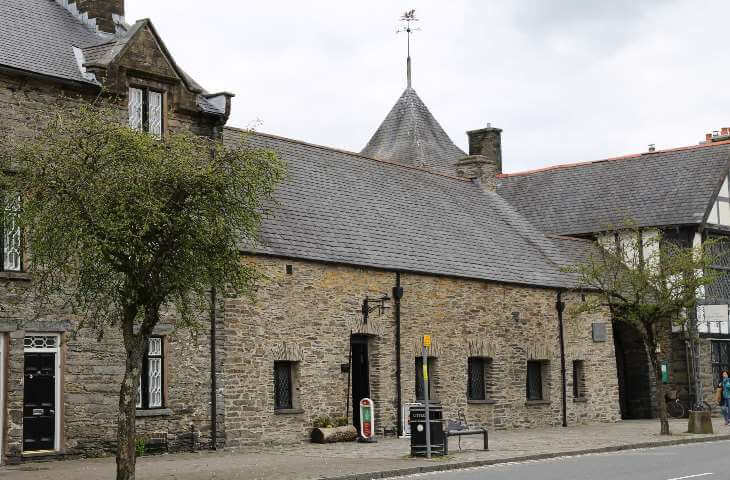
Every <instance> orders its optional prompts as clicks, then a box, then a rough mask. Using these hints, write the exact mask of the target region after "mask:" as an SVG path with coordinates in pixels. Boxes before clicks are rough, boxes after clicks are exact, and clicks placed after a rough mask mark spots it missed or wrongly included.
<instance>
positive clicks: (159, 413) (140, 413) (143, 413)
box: [135, 408, 172, 418]
mask: <svg viewBox="0 0 730 480" xmlns="http://www.w3.org/2000/svg"><path fill="white" fill-rule="evenodd" d="M135 415H136V416H137V418H140V417H169V416H170V415H172V410H170V409H169V408H153V409H150V410H137V411H136V413H135Z"/></svg>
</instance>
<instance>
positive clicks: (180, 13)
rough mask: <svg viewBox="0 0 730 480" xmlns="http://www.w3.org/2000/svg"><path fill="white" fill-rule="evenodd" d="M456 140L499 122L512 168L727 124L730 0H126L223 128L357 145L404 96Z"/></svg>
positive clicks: (662, 141) (673, 139)
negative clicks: (408, 70)
mask: <svg viewBox="0 0 730 480" xmlns="http://www.w3.org/2000/svg"><path fill="white" fill-rule="evenodd" d="M409 8H416V13H417V16H418V17H419V18H420V19H421V21H420V26H421V27H422V31H420V32H417V33H416V34H415V38H414V41H413V44H412V57H413V69H414V73H413V76H414V78H413V87H414V88H415V89H416V91H417V92H418V94H419V96H420V97H421V98H422V99H423V100H424V102H425V103H426V104H427V105H428V106H429V108H430V109H431V112H432V113H433V114H434V116H435V117H436V118H437V119H438V121H439V122H440V123H441V125H442V126H443V127H444V129H445V130H446V131H447V132H448V134H449V135H450V136H451V138H452V139H453V140H454V141H455V142H456V144H457V145H459V146H461V147H462V148H464V149H466V135H465V133H464V132H465V131H466V130H470V129H475V128H480V127H484V126H486V124H487V122H491V123H492V125H493V126H498V127H500V128H503V129H504V132H503V152H504V167H505V171H507V172H512V171H520V170H525V169H531V168H539V167H543V166H547V165H550V164H556V163H569V162H578V161H587V160H595V159H600V158H606V157H610V156H616V155H624V154H628V153H636V152H641V151H645V150H646V148H647V145H648V144H649V143H655V144H656V145H657V148H670V147H676V146H682V145H690V144H696V143H697V142H699V141H700V140H701V139H702V138H704V133H705V132H709V131H711V130H713V129H719V128H720V127H723V126H730V112H728V104H727V98H728V95H727V93H728V91H729V90H730V89H729V88H728V80H729V78H728V77H730V66H728V62H727V60H726V58H727V56H726V52H725V50H726V49H727V48H726V47H725V46H723V45H728V40H727V38H728V36H727V30H728V27H727V18H729V14H730V3H729V2H726V1H725V2H722V1H706V2H692V1H680V0H677V1H671V0H663V1H662V0H646V1H641V2H639V1H631V0H613V1H610V2H606V1H589V0H582V1H581V0H554V1H548V0H531V1H499V0H490V1H489V2H486V1H476V0H473V1H466V0H449V1H448V2H444V1H430V0H410V1H402V0H368V1H367V2H364V1H359V2H352V1H345V0H338V1H337V0H316V1H314V0H313V1H308V2H301V1H278V2H276V1H270V2H252V1H240V0H208V1H207V2H201V1H199V0H196V1H193V0H154V1H150V0H127V18H128V20H130V21H133V20H136V19H139V18H144V17H149V18H151V19H152V22H153V23H154V24H155V26H156V28H157V29H158V31H159V32H160V34H161V35H162V37H163V39H164V40H165V43H166V45H167V47H168V48H169V49H170V51H171V52H172V54H173V56H175V59H176V60H177V62H178V64H180V66H182V67H183V68H184V69H185V70H187V71H188V73H190V74H191V75H192V76H193V77H194V78H195V79H196V80H197V81H198V82H200V83H201V84H202V85H203V86H204V87H205V88H206V89H208V90H209V91H218V90H228V91H231V92H233V93H235V94H236V97H235V98H234V104H233V113H232V115H231V119H230V120H229V125H233V126H240V127H247V126H251V125H254V124H255V122H256V121H257V119H260V120H261V123H260V124H259V125H258V126H257V127H256V128H257V130H260V131H263V132H267V133H274V134H277V135H283V136H287V137H292V138H296V139H300V140H304V141H307V142H312V143H318V144H323V145H328V146H333V147H338V148H343V149H347V150H354V151H360V149H362V147H363V146H364V145H365V144H366V143H367V141H368V140H369V138H370V136H371V135H372V134H373V132H374V131H375V129H376V128H377V127H378V125H379V124H380V122H381V120H382V119H383V118H384V117H385V115H386V114H387V113H388V111H389V110H390V108H391V107H392V105H393V103H395V101H396V99H397V98H398V97H399V96H400V94H401V92H402V90H403V88H404V87H405V48H406V44H405V41H406V40H405V37H404V36H403V35H396V34H395V29H396V27H397V24H398V22H397V20H398V18H399V16H400V14H401V13H402V12H403V11H405V10H407V9H409Z"/></svg>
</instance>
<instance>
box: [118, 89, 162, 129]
mask: <svg viewBox="0 0 730 480" xmlns="http://www.w3.org/2000/svg"><path fill="white" fill-rule="evenodd" d="M128 96H129V99H128V102H127V117H128V123H129V127H130V128H132V129H134V130H139V131H142V132H147V133H150V134H152V135H154V136H155V137H157V138H160V139H161V138H162V134H163V132H164V131H165V92H164V91H161V90H155V89H153V88H149V87H143V86H135V85H132V86H130V87H129V90H128ZM133 98H139V104H138V105H137V109H136V111H137V113H138V115H139V124H135V123H133V122H132V115H131V114H132V99H133ZM153 98H154V99H155V101H154V102H153V101H152V99H153ZM153 110H155V111H157V112H158V113H159V117H160V118H159V122H152V121H151V120H150V114H151V113H152V111H153ZM153 129H154V131H153Z"/></svg>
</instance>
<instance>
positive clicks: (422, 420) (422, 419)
mask: <svg viewBox="0 0 730 480" xmlns="http://www.w3.org/2000/svg"><path fill="white" fill-rule="evenodd" d="M428 413H429V416H430V417H431V419H430V423H431V455H444V450H445V448H444V423H443V422H444V420H443V419H444V410H443V407H442V406H441V404H440V403H429V405H428ZM408 423H409V424H410V426H411V456H412V457H425V456H426V406H425V405H423V404H421V405H413V406H412V407H411V408H410V412H409V414H408Z"/></svg>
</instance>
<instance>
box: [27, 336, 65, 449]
mask: <svg viewBox="0 0 730 480" xmlns="http://www.w3.org/2000/svg"><path fill="white" fill-rule="evenodd" d="M36 335H37V336H42V337H55V338H56V342H55V343H56V346H55V347H53V348H48V347H44V348H35V347H31V348H26V347H23V354H24V355H25V353H26V352H27V353H55V354H56V357H55V361H54V362H53V363H54V364H55V366H56V372H55V375H54V379H53V383H54V402H55V407H56V408H55V410H54V415H55V418H54V419H53V423H54V429H53V430H54V431H53V450H54V451H56V452H58V451H59V450H61V415H62V414H63V404H62V403H61V400H62V399H61V334H59V333H49V332H25V335H24V336H23V340H25V337H32V336H36ZM23 401H25V399H24V400H23Z"/></svg>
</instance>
